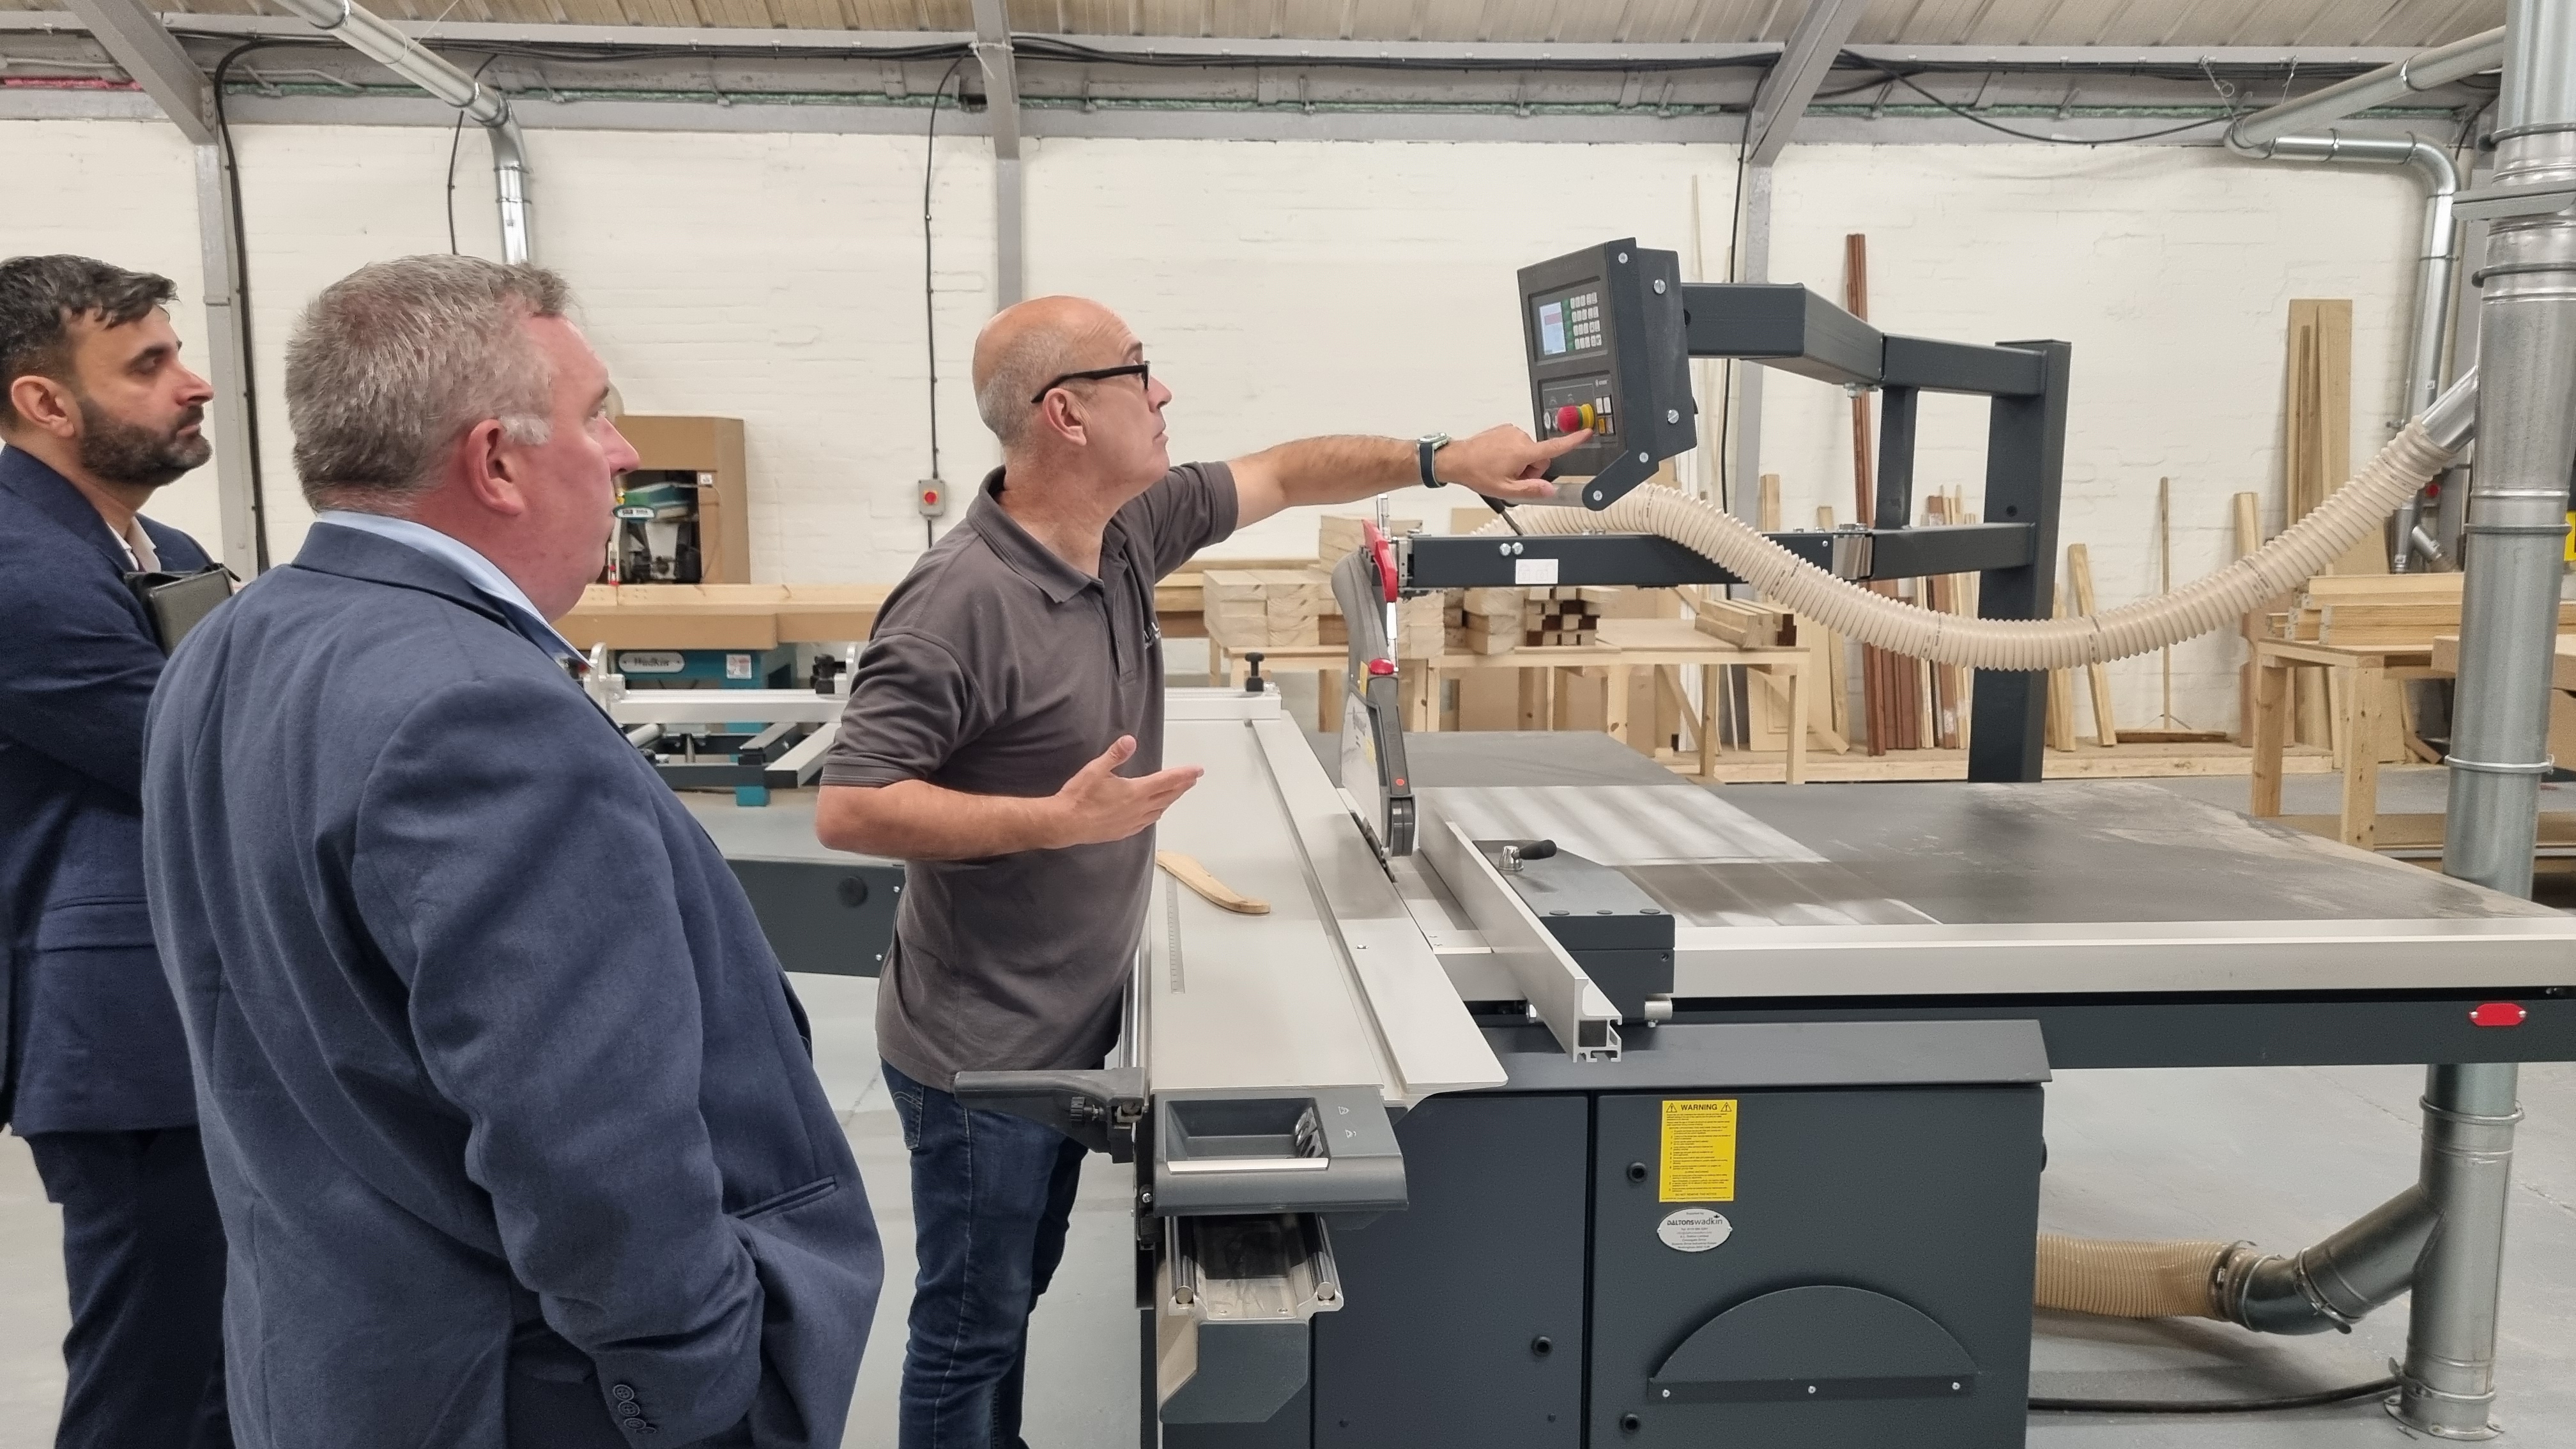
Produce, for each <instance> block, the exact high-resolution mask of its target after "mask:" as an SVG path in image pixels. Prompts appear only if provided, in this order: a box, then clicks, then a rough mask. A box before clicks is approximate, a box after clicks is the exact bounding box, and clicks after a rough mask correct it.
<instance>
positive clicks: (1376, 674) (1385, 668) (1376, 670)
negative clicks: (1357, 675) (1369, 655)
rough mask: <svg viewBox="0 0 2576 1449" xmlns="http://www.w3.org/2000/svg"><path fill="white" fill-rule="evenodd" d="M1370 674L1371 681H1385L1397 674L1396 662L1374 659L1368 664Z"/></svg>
mask: <svg viewBox="0 0 2576 1449" xmlns="http://www.w3.org/2000/svg"><path fill="white" fill-rule="evenodd" d="M1368 672H1369V677H1370V678H1371V679H1383V678H1385V677H1386V676H1388V675H1390V674H1393V673H1394V672H1395V661H1394V660H1392V659H1372V660H1370V661H1369V662H1368Z"/></svg>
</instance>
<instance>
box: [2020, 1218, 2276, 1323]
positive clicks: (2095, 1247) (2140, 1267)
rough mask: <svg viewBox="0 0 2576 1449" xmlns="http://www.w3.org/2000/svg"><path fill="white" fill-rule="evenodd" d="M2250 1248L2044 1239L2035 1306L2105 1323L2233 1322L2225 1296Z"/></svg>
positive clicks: (2045, 1236)
mask: <svg viewBox="0 0 2576 1449" xmlns="http://www.w3.org/2000/svg"><path fill="white" fill-rule="evenodd" d="M2245 1246H2246V1245H2245V1244H2243V1243H2116V1242H2095V1241H2092V1240H2090V1239H2086V1238H2068V1237H2061V1236H2059V1235H2058V1234H2056V1233H2042V1234H2040V1235H2039V1276H2038V1277H2037V1278H2036V1279H2034V1280H2033V1281H2032V1284H2031V1295H2030V1297H2031V1302H2032V1303H2033V1304H2034V1305H2036V1306H2038V1307H2041V1308H2061V1309H2064V1310H2066V1311H2068V1312H2070V1313H2090V1314H2094V1315H2096V1316H2099V1317H2104V1318H2216V1319H2220V1320H2225V1319H2226V1318H2227V1317H2228V1314H2227V1311H2226V1309H2225V1308H2224V1307H2223V1306H2222V1294H2221V1291H2220V1290H2221V1288H2222V1287H2223V1286H2224V1284H2225V1281H2226V1276H2227V1275H2226V1269H2227V1267H2228V1265H2229V1264H2230V1263H2231V1262H2232V1261H2233V1260H2234V1258H2235V1256H2236V1254H2237V1253H2238V1252H2240V1251H2242V1250H2244V1248H2245Z"/></svg>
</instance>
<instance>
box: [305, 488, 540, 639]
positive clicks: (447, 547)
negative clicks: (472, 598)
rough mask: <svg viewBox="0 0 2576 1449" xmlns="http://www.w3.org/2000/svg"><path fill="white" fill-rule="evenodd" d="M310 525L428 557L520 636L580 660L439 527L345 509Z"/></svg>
mask: <svg viewBox="0 0 2576 1449" xmlns="http://www.w3.org/2000/svg"><path fill="white" fill-rule="evenodd" d="M313 521H314V522H315V523H317V524H329V525H331V526H332V527H334V528H354V529H356V530H358V531H359V532H360V533H372V534H374V535H375V536H376V537H378V538H389V539H391V540H393V541H394V542H396V543H399V544H402V545H403V546H405V547H407V548H416V549H418V550H420V551H421V552H422V553H425V554H428V555H429V556H430V557H431V558H434V559H436V560H438V561H439V562H440V563H443V564H445V565H447V566H448V567H449V568H452V569H454V570H456V571H457V572H458V573H460V574H463V575H464V576H465V581H466V582H467V583H469V584H472V585H473V586H474V589H475V592H477V593H480V594H481V595H482V596H483V597H485V598H487V599H490V600H491V601H492V602H493V603H496V604H498V605H500V606H501V608H502V611H503V612H505V613H507V614H508V615H509V616H510V617H511V619H512V620H513V621H515V622H516V624H517V625H518V629H519V632H520V633H522V634H524V635H526V636H527V637H528V642H530V643H532V644H534V645H536V646H537V647H538V648H540V649H543V650H545V651H546V652H547V653H549V654H553V655H555V656H557V657H559V658H563V657H569V658H573V659H579V658H581V657H582V656H581V651H580V650H578V649H575V648H574V647H572V642H571V641H570V640H568V639H566V638H564V636H563V635H561V634H558V633H556V632H555V626H554V625H552V624H549V623H547V622H546V616H545V615H543V614H540V613H538V612H537V606H536V605H534V604H532V603H529V602H528V596H527V594H526V593H525V592H523V591H522V590H521V589H520V588H519V586H518V585H517V584H515V583H512V582H511V581H510V576H509V575H508V574H505V573H503V572H501V570H500V569H498V568H496V567H494V565H493V563H492V561H491V560H490V559H488V558H485V557H484V556H483V555H481V554H479V553H476V552H475V551H474V550H473V549H472V548H471V547H469V546H467V545H466V544H464V543H461V542H459V541H458V540H456V539H454V538H451V537H449V536H448V535H446V534H444V533H441V532H439V531H438V530H437V529H435V528H432V527H430V526H429V525H427V524H425V523H414V522H412V521H411V520H410V519H408V518H389V517H387V516H385V515H384V514H381V513H360V512H357V511H356V510H354V509H348V508H326V509H324V510H323V511H322V512H320V513H318V514H315V515H314V517H313Z"/></svg>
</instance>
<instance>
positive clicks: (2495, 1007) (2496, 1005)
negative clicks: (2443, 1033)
mask: <svg viewBox="0 0 2576 1449" xmlns="http://www.w3.org/2000/svg"><path fill="white" fill-rule="evenodd" d="M2530 1015H2531V1013H2530V1012H2527V1011H2525V1010H2523V1009H2522V1004H2521V1003H2520V1002H2515V1001H2489V1002H2485V1003H2483V1004H2481V1005H2480V1006H2479V1007H2478V1009H2477V1010H2475V1011H2472V1012H2470V1013H2469V1023H2470V1024H2471V1025H2472V1026H2520V1025H2522V1024H2523V1022H2524V1021H2525V1020H2526V1019H2528V1018H2529V1017H2530Z"/></svg>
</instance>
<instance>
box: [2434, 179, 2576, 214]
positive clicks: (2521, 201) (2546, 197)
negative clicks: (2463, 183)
mask: <svg viewBox="0 0 2576 1449" xmlns="http://www.w3.org/2000/svg"><path fill="white" fill-rule="evenodd" d="M2571 208H2576V182H2561V183H2559V184H2557V185H2554V186H2481V187H2479V188H2478V189H2476V190H2475V191H2463V192H2461V193H2460V194H2459V195H2457V196H2455V197H2453V198H2451V216H2452V218H2453V219H2454V220H2457V221H2516V220H2520V219H2523V218H2526V217H2534V216H2555V215H2557V214H2558V213H2560V212H2563V211H2567V210H2569V209H2571Z"/></svg>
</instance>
